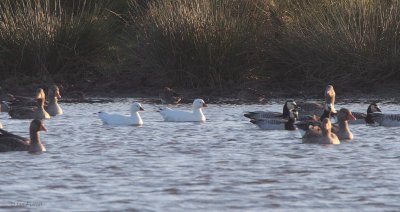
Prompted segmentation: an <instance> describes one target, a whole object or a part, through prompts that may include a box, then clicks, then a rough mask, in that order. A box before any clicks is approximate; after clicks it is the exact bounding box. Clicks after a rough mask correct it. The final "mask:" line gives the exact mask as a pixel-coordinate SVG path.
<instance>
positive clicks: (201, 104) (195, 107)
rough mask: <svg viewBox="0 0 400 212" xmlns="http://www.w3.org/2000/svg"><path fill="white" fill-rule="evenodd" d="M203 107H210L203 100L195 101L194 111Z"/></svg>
mask: <svg viewBox="0 0 400 212" xmlns="http://www.w3.org/2000/svg"><path fill="white" fill-rule="evenodd" d="M202 107H208V105H207V104H206V103H205V102H204V100H202V99H195V100H194V101H193V109H200V108H202Z"/></svg>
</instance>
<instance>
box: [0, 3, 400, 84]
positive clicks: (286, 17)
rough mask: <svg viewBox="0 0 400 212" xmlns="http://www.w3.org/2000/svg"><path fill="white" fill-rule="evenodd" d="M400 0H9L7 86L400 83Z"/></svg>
mask: <svg viewBox="0 0 400 212" xmlns="http://www.w3.org/2000/svg"><path fill="white" fill-rule="evenodd" d="M399 8H400V1H399V0H385V1H368V0H365V1H358V0H340V1H334V0H307V1H303V0H280V1H275V0H252V1H249V0H230V1H218V0H117V1H115V0H114V1H109V0H102V1H94V0H73V1H67V0H36V1H33V0H19V1H12V0H2V1H0V70H1V72H0V81H1V85H2V87H3V88H4V89H7V88H10V87H12V86H15V85H21V84H22V85H24V84H27V83H47V82H56V83H59V84H63V85H64V86H66V87H68V86H71V85H82V84H87V83H89V84H90V83H92V84H93V83H96V84H97V85H103V86H105V87H108V88H115V89H125V88H134V87H139V86H140V87H163V86H165V85H169V86H173V87H179V88H206V87H207V88H210V87H211V88H218V89H224V88H227V87H257V88H258V89H268V88H271V87H274V86H277V85H289V86H292V87H293V86H294V87H296V88H300V87H301V88H314V87H317V88H320V87H321V86H324V85H326V84H327V83H334V84H335V85H336V86H337V87H339V86H343V87H351V88H361V89H362V88H365V87H369V88H372V87H375V86H381V85H382V84H385V83H388V84H390V83H397V82H398V81H399V80H400V70H399V67H400V57H399V54H400V50H399V47H398V46H399V45H398V44H399V42H400V39H399V38H400V35H399V26H400V10H399Z"/></svg>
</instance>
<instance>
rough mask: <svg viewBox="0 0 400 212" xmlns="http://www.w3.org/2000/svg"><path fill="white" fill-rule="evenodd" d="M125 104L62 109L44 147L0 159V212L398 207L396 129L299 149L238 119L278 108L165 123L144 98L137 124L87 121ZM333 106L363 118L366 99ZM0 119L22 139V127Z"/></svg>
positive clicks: (285, 135) (227, 109)
mask: <svg viewBox="0 0 400 212" xmlns="http://www.w3.org/2000/svg"><path fill="white" fill-rule="evenodd" d="M131 101H132V99H118V100H116V101H115V102H112V103H95V104H67V103H65V104H63V105H62V106H63V109H64V111H65V115H62V116H58V117H55V118H53V119H50V120H48V121H46V123H45V125H46V126H47V128H48V130H49V131H48V132H47V133H42V140H43V141H44V142H45V143H46V146H47V149H48V152H46V153H44V154H40V155H31V154H27V153H23V152H9V153H2V154H1V155H0V156H1V159H2V163H0V170H1V173H2V178H0V184H1V185H2V186H1V187H0V210H19V209H21V211H25V210H31V209H37V210H42V211H50V210H51V211H54V210H55V211H97V210H105V211H108V210H111V211H187V210H215V211H220V210H235V211H243V210H251V211H264V210H266V209H279V210H293V209H295V210H296V209H297V210H317V211H319V210H322V209H333V210H373V211H375V210H379V211H381V210H388V211H390V210H397V209H398V208H400V203H399V201H398V200H399V199H400V191H399V190H398V188H399V187H400V182H399V181H398V176H399V174H400V171H399V168H398V164H399V162H400V154H399V150H400V142H399V141H400V140H399V138H398V136H397V133H396V132H398V131H399V128H385V127H371V126H366V125H354V126H352V131H353V133H354V135H355V139H354V140H353V141H345V142H343V143H342V144H341V145H338V146H329V145H328V146H321V145H307V144H302V143H301V139H300V135H299V133H298V132H286V131H262V130H259V129H257V127H255V126H254V125H252V124H251V123H249V122H248V120H247V119H246V118H245V117H243V115H242V114H243V113H244V112H245V111H252V110H264V109H266V108H268V109H269V110H275V111H280V110H281V109H280V108H281V105H282V102H277V103H274V104H271V105H233V104H221V105H209V107H208V108H206V109H205V114H206V116H207V119H208V121H207V122H206V123H166V122H163V121H162V119H161V116H160V115H159V114H158V113H157V112H156V110H157V109H158V108H159V107H160V106H161V105H151V104H150V103H148V101H143V102H145V104H143V107H144V108H145V110H146V111H145V112H143V113H142V118H143V120H144V122H145V124H144V125H143V126H142V127H132V126H126V127H115V126H108V125H104V124H103V123H101V121H100V120H99V119H98V118H97V115H96V114H95V113H96V112H98V111H101V110H104V111H108V112H115V113H123V114H128V113H129V111H128V108H129V104H130V102H131ZM341 106H346V107H350V108H352V109H353V110H355V111H364V110H365V108H367V106H368V103H362V102H361V103H358V104H355V103H354V102H349V103H346V104H345V105H344V104H342V105H340V107H341ZM177 107H179V108H181V109H190V108H191V106H190V105H179V106H177ZM340 107H339V106H338V108H340ZM385 108H386V107H385ZM387 108H388V111H390V112H395V111H399V107H398V106H397V105H388V106H387ZM0 118H1V120H2V122H3V124H4V125H5V127H6V128H7V130H10V131H12V132H16V133H19V134H20V135H24V136H27V135H28V132H27V129H28V125H29V120H11V119H7V115H6V114H0Z"/></svg>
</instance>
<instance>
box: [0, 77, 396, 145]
mask: <svg viewBox="0 0 400 212" xmlns="http://www.w3.org/2000/svg"><path fill="white" fill-rule="evenodd" d="M60 98H61V95H60V90H59V88H58V87H57V86H55V85H53V86H50V87H49V88H48V92H47V101H46V94H45V92H44V90H43V89H42V88H39V89H37V90H36V91H35V95H34V97H23V96H13V95H11V94H7V95H5V96H2V101H1V104H0V111H1V112H7V113H8V114H9V116H10V118H12V119H33V120H32V122H31V124H30V127H29V138H24V137H21V136H18V135H15V134H13V133H10V132H8V131H6V130H4V129H2V128H3V126H2V124H1V123H0V152H7V151H28V152H30V153H40V152H43V151H46V148H45V147H44V146H43V144H42V143H41V141H40V133H39V132H40V131H47V130H46V128H45V127H44V124H43V120H45V119H50V118H51V117H52V116H57V115H62V114H63V110H62V108H61V106H60V105H59V104H58V100H59V99H60ZM159 98H160V100H161V102H162V103H164V104H177V103H178V102H179V101H181V99H182V97H181V96H180V95H178V94H177V93H176V92H175V91H174V90H172V89H170V88H168V87H165V88H164V89H163V91H162V92H160V94H159ZM335 98H336V93H335V90H334V88H333V86H332V85H328V86H327V87H326V89H325V92H324V100H325V102H324V103H322V104H321V103H318V102H302V103H300V104H297V103H296V102H295V101H294V100H287V101H286V102H285V103H284V105H283V108H282V112H275V111H251V112H246V113H244V116H245V117H247V118H249V119H250V122H251V123H253V124H255V125H257V126H258V127H259V128H260V129H261V130H290V131H295V130H299V131H300V132H301V135H302V142H303V143H316V144H340V141H341V140H351V139H353V138H354V135H353V133H352V132H351V130H350V127H349V126H350V125H352V124H368V125H377V126H389V127H391V126H400V114H384V113H382V111H381V109H380V108H379V106H378V105H377V103H376V102H373V103H371V104H370V105H369V106H368V108H367V113H362V112H351V111H350V110H349V109H347V108H341V109H340V110H339V111H336V109H335ZM207 106H208V105H207V104H206V103H205V101H204V100H203V99H195V100H194V101H193V105H192V111H182V110H175V109H171V108H169V107H165V108H159V110H158V112H159V114H160V115H161V117H162V118H163V119H164V121H166V122H205V121H206V117H205V115H204V113H203V108H204V107H207ZM141 111H144V109H143V107H142V105H141V104H140V103H139V102H133V103H132V104H131V107H130V113H131V114H130V115H129V116H126V115H120V114H114V113H108V112H104V111H100V112H98V117H99V119H100V120H101V121H102V122H103V123H104V124H109V125H131V126H141V125H143V120H142V118H141V116H140V114H139V112H141Z"/></svg>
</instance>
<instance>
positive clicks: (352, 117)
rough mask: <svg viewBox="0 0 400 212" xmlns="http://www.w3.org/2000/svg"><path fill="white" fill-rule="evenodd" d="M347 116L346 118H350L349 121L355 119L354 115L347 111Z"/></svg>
mask: <svg viewBox="0 0 400 212" xmlns="http://www.w3.org/2000/svg"><path fill="white" fill-rule="evenodd" d="M347 118H348V119H349V120H351V121H355V120H357V119H356V117H354V116H353V114H352V113H349V115H348V116H347Z"/></svg>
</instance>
